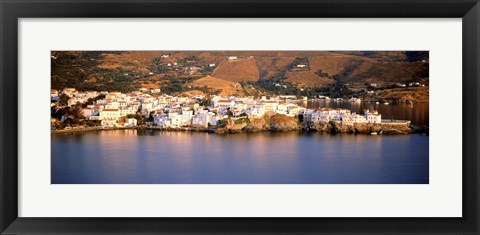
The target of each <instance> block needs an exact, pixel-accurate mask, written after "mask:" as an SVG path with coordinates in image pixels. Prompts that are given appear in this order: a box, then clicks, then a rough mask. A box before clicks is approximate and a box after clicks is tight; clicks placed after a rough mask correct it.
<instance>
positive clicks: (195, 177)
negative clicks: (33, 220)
mask: <svg viewBox="0 0 480 235" xmlns="http://www.w3.org/2000/svg"><path fill="white" fill-rule="evenodd" d="M428 139H429V138H428V136H420V135H416V134H414V135H396V136H384V135H378V136H371V135H353V134H337V135H331V134H322V133H296V132H289V133H268V132H264V133H255V134H232V135H216V134H212V133H200V132H164V131H156V130H112V131H98V132H78V133H69V134H52V142H51V149H52V156H51V169H52V171H51V183H52V184H428V183H429V154H428V153H429V141H428Z"/></svg>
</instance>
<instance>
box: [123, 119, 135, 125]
mask: <svg viewBox="0 0 480 235" xmlns="http://www.w3.org/2000/svg"><path fill="white" fill-rule="evenodd" d="M125 126H137V119H135V118H127V119H125Z"/></svg>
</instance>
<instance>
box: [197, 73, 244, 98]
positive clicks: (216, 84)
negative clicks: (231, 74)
mask: <svg viewBox="0 0 480 235" xmlns="http://www.w3.org/2000/svg"><path fill="white" fill-rule="evenodd" d="M188 85H189V86H194V87H205V86H206V87H208V88H211V89H212V90H213V91H216V90H221V92H220V94H219V95H220V96H232V95H238V96H243V95H244V92H243V89H242V88H241V87H234V86H233V85H234V82H231V81H227V80H223V79H219V78H216V77H211V76H207V77H203V78H200V79H198V80H195V81H193V82H191V83H189V84H188Z"/></svg>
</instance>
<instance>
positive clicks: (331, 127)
mask: <svg viewBox="0 0 480 235" xmlns="http://www.w3.org/2000/svg"><path fill="white" fill-rule="evenodd" d="M303 127H304V129H307V130H311V131H320V132H327V133H354V134H371V133H380V134H384V135H395V134H410V133H413V130H412V128H410V127H409V125H408V124H407V123H393V124H388V123H353V125H345V124H342V123H340V122H335V121H330V122H320V123H317V124H310V125H304V126H303Z"/></svg>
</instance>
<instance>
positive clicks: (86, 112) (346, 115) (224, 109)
mask: <svg viewBox="0 0 480 235" xmlns="http://www.w3.org/2000/svg"><path fill="white" fill-rule="evenodd" d="M152 92H154V93H152ZM155 92H156V91H154V90H150V91H147V90H146V89H142V90H139V91H135V92H130V93H121V92H107V91H103V92H97V91H86V92H82V91H77V90H76V89H74V88H66V89H64V90H62V91H57V90H51V100H52V102H51V110H52V117H51V124H52V129H53V130H61V129H67V130H68V129H72V128H73V129H82V128H87V127H97V128H119V127H151V128H163V129H181V128H200V129H202V130H208V129H212V130H215V128H218V127H220V126H224V125H225V124H226V123H227V122H232V123H234V124H242V123H249V122H251V121H254V120H258V119H262V118H264V117H265V116H273V115H275V116H279V117H285V118H291V120H295V121H296V122H298V123H299V124H303V126H305V124H309V125H310V126H311V125H317V124H320V123H329V122H335V123H338V124H341V125H347V126H348V125H354V124H359V123H367V124H368V123H370V124H382V116H381V114H380V113H378V112H377V111H375V110H364V112H363V113H354V112H351V110H348V109H341V108H335V109H333V108H319V109H306V108H304V107H301V106H299V105H298V104H296V103H292V102H287V101H288V99H287V98H292V97H291V96H277V97H272V98H267V97H265V96H263V97H261V98H259V99H255V98H253V97H235V96H230V97H220V96H217V95H213V96H211V97H205V96H192V97H177V96H170V95H165V94H159V93H158V94H157V93H155ZM384 121H385V120H384ZM309 125H306V127H308V126H309Z"/></svg>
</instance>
